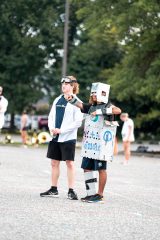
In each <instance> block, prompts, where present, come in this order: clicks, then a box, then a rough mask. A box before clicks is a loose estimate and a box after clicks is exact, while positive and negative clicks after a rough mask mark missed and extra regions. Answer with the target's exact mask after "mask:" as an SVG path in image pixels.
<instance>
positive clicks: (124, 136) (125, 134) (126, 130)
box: [121, 118, 135, 142]
mask: <svg viewBox="0 0 160 240" xmlns="http://www.w3.org/2000/svg"><path fill="white" fill-rule="evenodd" d="M130 127H131V133H130V137H129V138H128V135H129V131H130ZM121 134H122V140H123V142H125V141H127V140H128V141H130V142H134V140H135V138H134V122H133V120H132V119H130V118H128V119H127V120H126V121H125V122H124V123H123V127H122V132H121Z"/></svg>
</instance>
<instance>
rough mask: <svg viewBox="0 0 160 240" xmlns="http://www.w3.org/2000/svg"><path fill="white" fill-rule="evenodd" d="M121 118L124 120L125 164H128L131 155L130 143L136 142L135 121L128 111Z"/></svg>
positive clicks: (122, 132)
mask: <svg viewBox="0 0 160 240" xmlns="http://www.w3.org/2000/svg"><path fill="white" fill-rule="evenodd" d="M120 119H121V120H122V121H123V122H124V123H123V127H122V131H121V134H122V141H123V148H124V154H125V160H124V164H128V161H129V159H130V156H131V150H130V145H131V142H134V140H135V138H134V122H133V120H132V119H131V118H129V115H128V113H122V114H121V115H120Z"/></svg>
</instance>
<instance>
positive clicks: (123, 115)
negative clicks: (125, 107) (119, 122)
mask: <svg viewBox="0 0 160 240" xmlns="http://www.w3.org/2000/svg"><path fill="white" fill-rule="evenodd" d="M121 117H129V114H128V113H121Z"/></svg>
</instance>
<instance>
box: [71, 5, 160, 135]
mask: <svg viewBox="0 0 160 240" xmlns="http://www.w3.org/2000/svg"><path fill="white" fill-rule="evenodd" d="M76 2H77V3H78V4H79V6H81V7H80V9H79V10H78V12H77V14H78V17H79V18H80V19H83V24H84V28H85V29H86V30H87V31H88V32H89V36H90V39H92V41H93V39H96V38H98V37H99V36H101V38H102V39H104V40H106V41H108V42H109V43H111V44H118V46H119V50H120V51H121V52H123V58H122V59H121V61H120V63H117V64H116V66H115V68H114V69H107V68H104V69H103V70H102V71H101V76H103V78H105V79H106V81H107V82H109V83H110V84H111V94H112V96H113V97H114V98H115V99H116V100H117V101H118V102H119V104H120V105H121V107H122V110H123V111H128V112H129V113H130V115H131V116H132V117H134V118H135V122H136V127H137V129H141V130H143V131H145V132H151V131H153V133H154V134H157V133H160V127H159V126H160V120H159V119H160V111H159V107H160V44H159V39H160V3H159V1H156V0H152V1H151V0H149V1H148V0H138V1H133V0H128V1H127V0H126V1H124V0H119V1H112V0H108V1H105V0H99V1H98V0H95V1H87V0H86V1H80V0H79V1H78V0H77V1H76Z"/></svg>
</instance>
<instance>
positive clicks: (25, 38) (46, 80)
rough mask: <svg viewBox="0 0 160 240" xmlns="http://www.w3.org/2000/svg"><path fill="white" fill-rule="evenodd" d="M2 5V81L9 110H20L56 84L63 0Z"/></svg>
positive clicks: (0, 15) (40, 0) (60, 44)
mask: <svg viewBox="0 0 160 240" xmlns="http://www.w3.org/2000/svg"><path fill="white" fill-rule="evenodd" d="M0 5H1V6H0V35H1V38H0V46H1V51H0V84H1V85H3V87H4V91H5V95H6V96H7V98H8V100H9V112H11V113H15V112H21V111H22V110H23V109H24V108H26V107H28V106H30V105H32V104H33V103H35V102H36V101H37V100H38V99H39V98H40V97H42V96H43V94H44V92H45V93H50V92H53V88H54V85H56V84H57V79H58V77H59V75H60V67H61V56H60V53H59V49H62V46H63V23H62V21H61V18H60V16H61V14H62V13H64V2H63V1H58V0H57V1H49V0H39V1H37V0H27V1H25V0H15V1H11V0H8V1H5V0H3V1H1V4H0ZM53 63H54V64H53ZM50 65H52V67H51V66H50Z"/></svg>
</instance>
